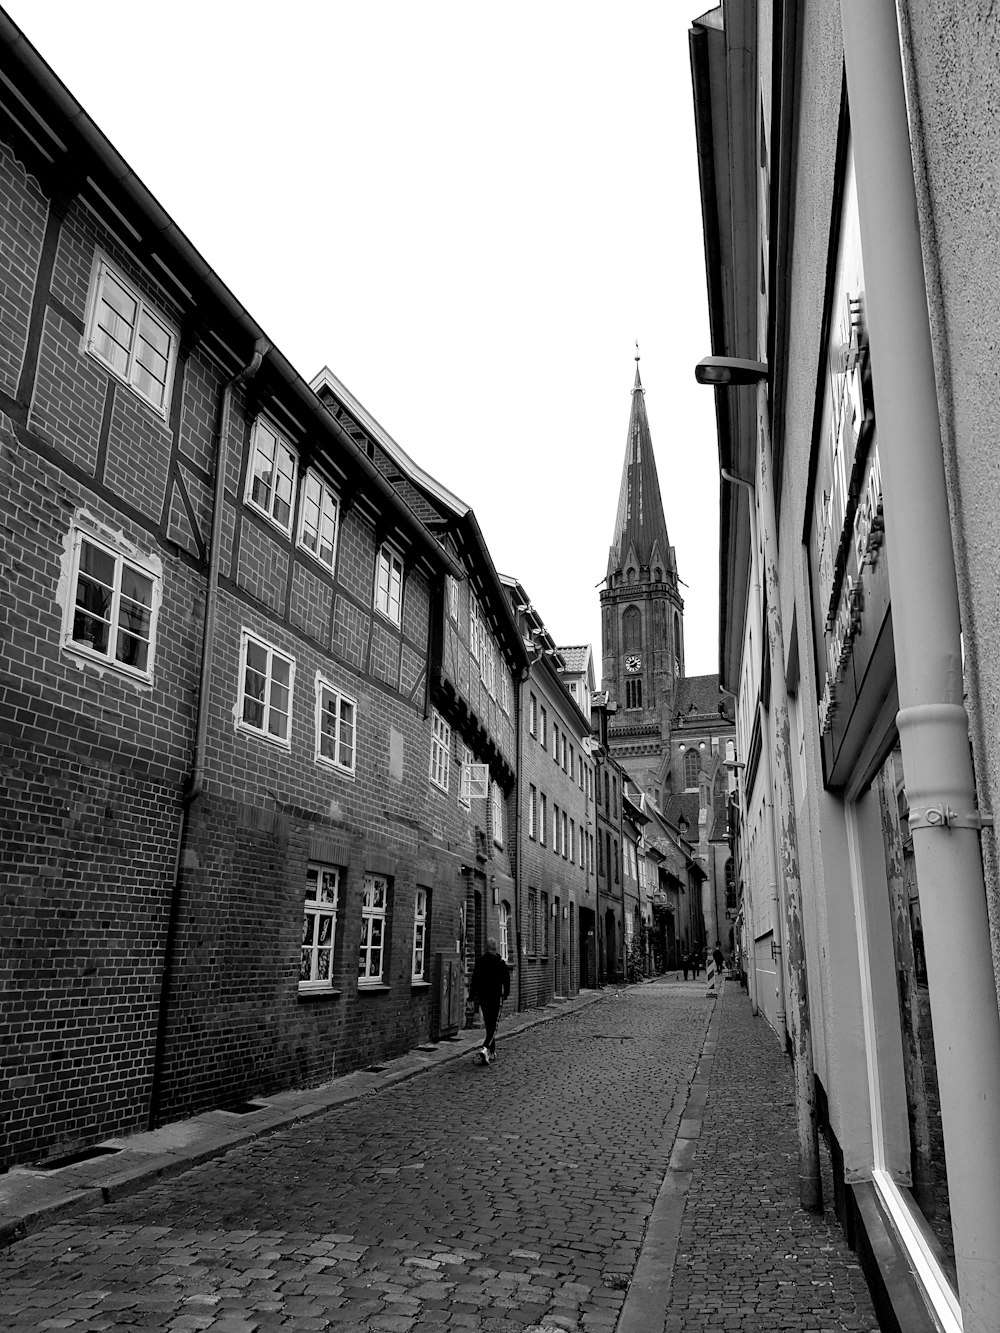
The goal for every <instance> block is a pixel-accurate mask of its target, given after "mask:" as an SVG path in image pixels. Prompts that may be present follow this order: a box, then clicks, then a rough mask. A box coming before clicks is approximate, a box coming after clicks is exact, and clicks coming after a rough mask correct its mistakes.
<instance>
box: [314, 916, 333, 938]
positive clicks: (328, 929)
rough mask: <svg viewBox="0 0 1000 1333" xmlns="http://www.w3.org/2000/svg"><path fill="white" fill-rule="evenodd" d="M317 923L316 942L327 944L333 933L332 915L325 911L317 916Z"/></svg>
mask: <svg viewBox="0 0 1000 1333" xmlns="http://www.w3.org/2000/svg"><path fill="white" fill-rule="evenodd" d="M317 920H318V923H319V934H318V936H317V938H316V943H317V944H329V943H330V940H331V938H332V935H333V917H332V916H329V915H328V914H327V913H326V912H324V913H323V915H322V916H320V917H318V918H317Z"/></svg>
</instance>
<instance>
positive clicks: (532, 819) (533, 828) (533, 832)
mask: <svg viewBox="0 0 1000 1333" xmlns="http://www.w3.org/2000/svg"><path fill="white" fill-rule="evenodd" d="M537 836H538V788H537V787H535V786H534V784H533V783H530V782H529V783H528V837H529V838H535V837H537Z"/></svg>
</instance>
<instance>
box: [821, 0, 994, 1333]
mask: <svg viewBox="0 0 1000 1333" xmlns="http://www.w3.org/2000/svg"><path fill="white" fill-rule="evenodd" d="M841 19H842V24H843V36H844V63H845V68H846V74H847V90H848V100H849V104H850V110H851V119H852V122H853V123H854V125H855V126H857V127H858V134H857V135H856V136H855V138H854V142H853V149H854V163H855V173H856V178H857V188H858V213H859V220H860V226H861V248H862V255H863V258H864V266H865V286H866V291H865V303H866V313H867V318H868V328H869V339H870V350H871V360H872V377H873V381H874V384H875V386H876V391H877V397H878V428H877V429H878V448H879V458H880V461H881V465H882V476H883V483H884V504H885V525H886V546H887V549H888V555H889V585H890V594H891V598H892V627H893V637H894V640H895V649H896V678H897V684H898V691H899V703H900V710H899V713H898V715H897V719H896V721H897V726H898V728H899V740H900V746H901V749H902V755H903V771H904V774H905V778H906V795H907V799H908V801H909V804H910V819H909V822H910V829H911V831H912V834H913V848H914V855H915V859H916V866H917V877H918V880H919V883H920V888H921V894H920V904H921V911H922V914H923V925H924V947H925V952H926V956H927V972H928V976H929V978H930V993H931V996H932V1004H933V1014H934V1037H935V1040H934V1049H935V1057H936V1060H937V1072H938V1085H939V1088H940V1094H941V1121H942V1126H943V1130H944V1142H945V1150H946V1155H947V1161H948V1195H949V1200H950V1204H951V1218H952V1230H953V1234H954V1240H955V1252H956V1267H957V1270H958V1288H959V1296H960V1299H961V1305H962V1320H963V1325H964V1329H965V1333H990V1331H991V1330H995V1329H996V1319H997V1311H998V1310H1000V1265H998V1264H997V1255H998V1253H1000V1134H998V1133H997V1124H998V1122H1000V1014H998V1011H997V1002H996V991H995V982H994V972H993V959H992V954H991V949H990V928H989V919H988V913H987V906H986V890H985V884H984V878H983V866H982V856H981V851H980V846H979V836H980V827H981V822H982V821H981V819H980V816H979V815H978V814H977V811H976V788H975V777H974V774H973V771H972V758H971V754H970V747H969V729H968V718H967V715H966V712H965V707H964V704H963V673H962V643H961V619H960V609H959V601H958V584H957V577H956V572H955V559H954V552H953V548H952V538H951V522H950V516H949V510H948V494H947V486H946V481H945V473H944V459H943V454H942V444H941V432H940V422H939V418H938V402H937V394H936V387H935V384H936V381H935V374H934V356H933V348H932V345H931V336H930V326H929V317H928V309H927V292H926V287H925V280H924V268H923V253H922V250H921V240H920V226H919V218H918V214H917V202H916V190H915V186H914V180H913V163H912V158H911V153H910V137H909V121H908V117H907V109H906V92H905V88H904V84H903V72H902V61H901V56H900V48H899V32H898V28H897V20H896V10H895V6H894V5H893V4H892V3H891V0H841Z"/></svg>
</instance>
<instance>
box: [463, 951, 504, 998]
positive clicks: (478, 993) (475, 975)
mask: <svg viewBox="0 0 1000 1333" xmlns="http://www.w3.org/2000/svg"><path fill="white" fill-rule="evenodd" d="M509 994H510V968H509V967H508V966H507V964H506V963H505V962H504V960H503V959H502V958H501V957H500V955H499V954H498V953H484V954H483V955H482V957H481V958H477V959H476V965H475V967H474V968H473V969H472V981H471V982H470V983H469V999H470V1000H472V1001H473V1003H474V1004H484V1005H497V1006H498V1007H499V1004H500V1001H501V1000H506V998H507V996H508V995H509Z"/></svg>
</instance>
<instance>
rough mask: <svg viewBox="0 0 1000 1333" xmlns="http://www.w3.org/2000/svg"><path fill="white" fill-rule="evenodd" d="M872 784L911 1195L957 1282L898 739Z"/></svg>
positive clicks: (917, 896) (919, 914)
mask: <svg viewBox="0 0 1000 1333" xmlns="http://www.w3.org/2000/svg"><path fill="white" fill-rule="evenodd" d="M875 786H876V789H877V791H878V800H879V810H880V814H881V818H882V836H883V841H884V845H885V866H886V881H887V887H888V893H889V910H890V918H891V923H892V947H893V963H894V965H895V972H896V993H897V999H898V1001H899V1026H900V1037H901V1040H902V1048H903V1074H904V1080H905V1085H906V1102H907V1118H908V1121H909V1129H910V1166H911V1172H912V1179H913V1186H912V1189H913V1197H914V1200H915V1202H916V1204H917V1207H918V1208H919V1209H920V1211H921V1212H922V1213H923V1215H924V1218H925V1219H926V1221H927V1223H928V1224H929V1226H930V1228H931V1230H932V1231H933V1232H934V1235H935V1236H936V1238H937V1240H938V1242H939V1243H940V1245H941V1249H942V1251H943V1257H944V1262H945V1266H946V1269H947V1270H948V1272H949V1276H950V1278H951V1281H952V1283H953V1284H955V1285H957V1279H956V1275H955V1247H954V1241H953V1239H952V1234H951V1211H950V1207H949V1200H948V1176H947V1170H946V1163H945V1155H944V1136H943V1133H942V1128H941V1108H940V1101H939V1097H938V1081H937V1062H936V1059H935V1055H934V1027H933V1023H932V1021H931V1005H930V993H929V991H928V988H927V970H926V963H925V958H924V947H923V942H924V937H923V926H922V918H921V911H920V889H919V886H918V884H917V868H916V861H915V859H914V855H913V839H912V837H911V834H910V828H909V824H908V822H907V813H908V806H907V800H906V788H905V783H904V778H903V765H902V755H901V752H900V749H899V745H898V743H897V745H896V748H895V749H894V750H893V752H892V754H890V755H889V757H888V759H887V760H886V762H885V764H884V765H883V766H882V768H881V769H880V771H879V773H878V776H877V777H876V780H875Z"/></svg>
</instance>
